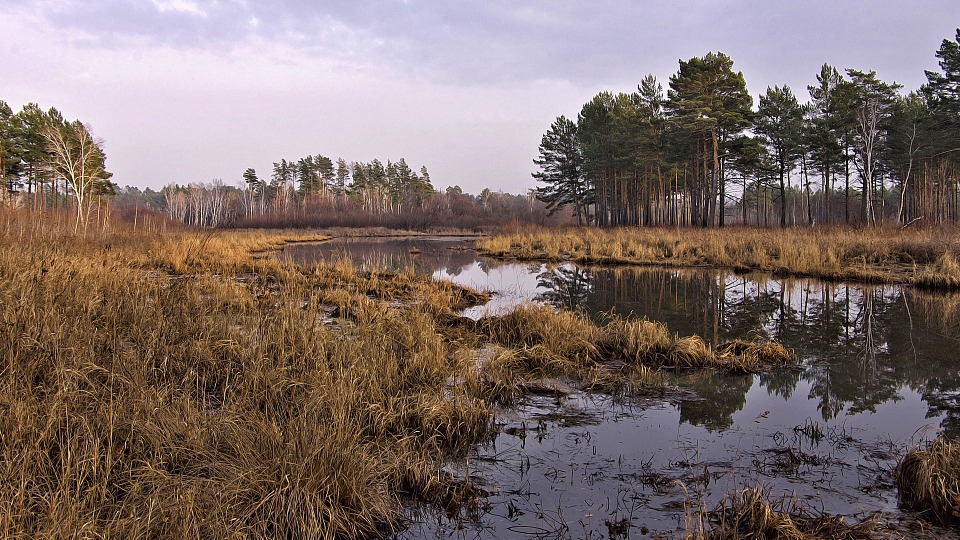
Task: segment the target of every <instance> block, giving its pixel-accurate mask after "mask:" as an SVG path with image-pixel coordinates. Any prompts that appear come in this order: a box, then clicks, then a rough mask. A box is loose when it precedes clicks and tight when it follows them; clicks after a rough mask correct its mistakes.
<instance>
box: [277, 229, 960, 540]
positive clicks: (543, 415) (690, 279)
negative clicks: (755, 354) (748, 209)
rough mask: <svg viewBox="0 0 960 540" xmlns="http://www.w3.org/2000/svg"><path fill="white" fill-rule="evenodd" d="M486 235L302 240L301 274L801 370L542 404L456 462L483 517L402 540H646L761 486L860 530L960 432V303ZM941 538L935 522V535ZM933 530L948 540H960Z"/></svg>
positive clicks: (521, 409) (415, 519) (438, 524)
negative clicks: (474, 296) (373, 272)
mask: <svg viewBox="0 0 960 540" xmlns="http://www.w3.org/2000/svg"><path fill="white" fill-rule="evenodd" d="M471 245H472V244H471V239H470V238H461V237H434V238H424V237H417V238H399V239H383V238H375V239H374V238H367V239H352V240H338V241H332V242H326V243H322V244H300V245H291V246H288V247H287V248H286V249H285V250H284V251H283V253H282V255H281V256H282V257H285V258H288V259H291V260H296V261H298V262H301V263H310V262H311V261H317V260H331V259H335V258H337V257H345V256H346V257H350V258H351V259H353V260H354V261H355V262H356V263H357V264H360V265H363V266H366V267H368V268H379V269H384V270H391V271H398V270H404V271H405V270H407V269H411V268H412V269H413V271H415V272H418V273H422V274H424V275H430V276H433V277H434V278H436V279H448V280H452V281H454V282H457V283H460V284H463V285H468V286H471V287H474V288H477V289H480V290H486V291H490V292H491V293H494V298H493V300H492V301H491V302H490V303H489V304H488V305H486V306H480V307H477V308H472V309H470V310H468V311H467V312H465V315H467V316H471V317H480V316H483V315H489V314H496V313H502V312H504V311H505V310H509V309H511V308H512V307H513V306H515V305H517V304H519V303H522V302H527V301H534V302H543V303H547V304H552V305H555V306H558V307H563V308H569V309H582V310H584V311H585V312H587V313H589V314H591V315H592V316H595V317H598V318H602V317H603V315H604V313H606V312H609V311H611V310H613V311H615V312H617V313H619V314H622V315H633V316H636V317H647V318H650V319H653V320H658V321H662V322H664V323H666V324H667V325H668V326H669V328H670V329H671V330H672V331H674V332H678V333H680V334H681V335H688V334H697V335H700V336H702V337H704V338H705V339H707V340H708V341H712V342H718V341H723V340H726V339H731V338H734V337H742V338H752V337H767V338H773V339H776V340H779V341H780V342H782V343H783V344H784V345H786V346H787V347H789V348H791V349H793V350H794V351H795V352H796V353H797V354H798V355H799V356H800V357H801V359H802V362H801V365H800V366H799V367H797V368H790V369H779V370H775V371H772V372H769V373H765V374H761V375H756V376H752V375H748V376H721V375H716V374H712V373H698V374H693V375H689V374H688V375H675V376H674V381H673V382H674V383H675V384H676V385H677V387H678V388H680V389H681V392H679V393H678V394H677V396H675V397H673V398H667V399H654V400H641V399H614V398H612V397H610V396H605V395H601V394H592V393H580V392H575V393H573V394H570V395H568V396H561V397H553V396H529V397H527V398H525V399H524V400H522V401H521V402H520V403H519V404H517V405H516V406H513V407H511V408H510V409H508V410H503V411H499V412H498V416H497V418H498V422H499V427H500V430H499V432H498V434H497V436H496V437H495V439H494V440H493V441H491V443H490V444H487V445H484V446H482V447H480V448H478V449H477V450H476V451H475V452H474V453H473V454H472V455H471V456H470V458H469V459H468V460H466V461H465V462H463V463H457V464H451V469H453V472H455V473H456V474H459V475H461V476H467V475H469V476H470V477H471V478H472V479H473V480H474V481H476V482H477V483H478V484H480V485H481V486H482V487H483V488H484V490H485V491H487V492H488V493H489V496H488V497H487V498H486V501H485V504H484V505H483V506H482V507H481V508H479V509H477V510H476V511H475V512H473V513H471V515H469V516H463V515H458V516H452V517H449V516H445V515H443V514H442V513H440V512H436V511H429V510H423V511H420V512H417V511H413V510H412V511H411V522H410V526H409V527H408V528H407V529H406V530H405V531H404V532H403V533H401V534H400V537H401V538H422V537H443V538H447V537H456V538H523V537H529V538H608V537H617V538H627V537H631V538H644V537H652V536H653V537H655V536H657V535H661V536H663V535H665V536H671V535H673V534H675V533H677V532H678V531H684V530H687V531H689V530H693V529H695V528H696V527H697V526H698V524H697V523H696V522H695V519H696V510H698V509H711V508H713V507H714V505H716V503H717V502H718V501H720V500H721V499H722V498H723V496H724V495H725V494H727V493H731V492H734V491H736V490H738V489H742V488H744V487H753V486H757V485H761V486H763V487H764V488H766V489H768V490H769V492H770V493H771V494H772V495H773V496H774V497H777V496H781V495H784V496H792V497H795V498H796V500H797V501H799V502H801V503H802V504H804V505H805V506H806V507H808V508H811V509H814V510H817V511H823V512H828V513H834V514H835V513H839V514H843V515H845V516H848V517H850V518H863V517H867V516H869V515H872V514H875V513H880V514H882V517H883V518H884V520H886V521H888V522H891V523H897V522H903V523H902V526H903V527H909V526H910V525H909V523H910V522H911V521H912V518H913V516H910V515H909V514H905V513H902V512H900V511H899V510H898V508H897V500H896V488H895V486H894V484H893V476H892V468H893V467H894V466H895V465H896V460H897V458H898V457H899V456H901V455H902V453H903V452H904V451H905V449H906V448H908V447H911V446H913V445H915V444H918V443H919V442H922V441H925V440H929V439H932V438H933V437H935V436H936V434H937V433H938V432H940V431H946V432H947V433H948V434H951V435H960V295H957V294H943V293H927V292H920V291H916V290H913V289H910V288H901V287H897V286H883V287H880V286H865V285H853V284H842V283H827V282H822V281H817V280H809V279H779V278H778V279H775V278H772V277H770V276H767V275H762V274H748V275H735V274H733V273H731V272H729V271H726V270H719V269H667V268H633V267H615V268H610V267H580V266H577V265H573V264H561V265H546V264H541V263H518V262H504V261H497V260H493V259H489V258H485V257H482V256H478V255H477V254H476V252H474V251H472V250H471V249H469V248H470V247H471ZM927 527H928V528H929V526H927ZM934 534H936V535H939V536H947V535H949V534H952V533H950V532H949V531H937V530H936V529H934Z"/></svg>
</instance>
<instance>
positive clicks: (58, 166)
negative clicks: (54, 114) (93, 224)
mask: <svg viewBox="0 0 960 540" xmlns="http://www.w3.org/2000/svg"><path fill="white" fill-rule="evenodd" d="M42 133H43V138H44V140H45V141H46V145H47V151H48V152H49V155H50V164H51V166H52V168H53V170H54V172H55V173H56V174H57V175H58V176H60V177H62V178H63V179H64V180H65V181H66V183H67V185H68V186H69V187H70V189H71V190H72V191H73V196H74V198H75V199H76V202H77V223H76V226H75V227H74V232H78V231H79V230H80V226H81V224H82V225H83V230H84V233H86V230H87V223H88V221H89V216H90V206H91V202H92V201H93V196H94V195H97V194H98V193H103V192H105V191H106V192H109V191H110V187H111V186H112V185H111V184H110V180H109V179H110V177H111V176H112V174H111V173H109V172H107V170H106V169H105V162H106V154H104V152H103V140H102V139H97V138H94V137H93V135H92V134H91V133H90V129H89V128H88V127H87V126H85V125H84V124H83V123H82V122H80V121H79V120H74V121H73V122H64V123H62V124H61V123H59V122H49V123H47V124H45V125H44V126H43V129H42Z"/></svg>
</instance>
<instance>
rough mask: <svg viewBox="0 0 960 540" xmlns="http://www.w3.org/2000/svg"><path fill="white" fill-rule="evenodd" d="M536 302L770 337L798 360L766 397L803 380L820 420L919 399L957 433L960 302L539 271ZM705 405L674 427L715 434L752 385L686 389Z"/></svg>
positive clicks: (655, 274) (808, 283)
mask: <svg viewBox="0 0 960 540" xmlns="http://www.w3.org/2000/svg"><path fill="white" fill-rule="evenodd" d="M538 282H539V284H540V288H541V289H543V290H542V292H540V294H539V295H538V296H537V299H538V300H539V301H543V302H548V303H550V304H553V305H555V306H558V307H563V308H568V309H575V308H581V309H584V310H586V311H587V312H589V313H592V314H594V315H598V314H600V313H601V312H606V311H608V310H610V309H614V310H615V311H616V312H618V313H620V314H623V315H627V314H633V315H635V316H638V317H649V318H650V319H656V320H660V321H663V322H665V323H666V324H667V325H668V326H669V327H670V329H671V330H673V331H675V332H679V333H681V334H699V335H701V336H703V337H704V338H705V339H707V340H708V341H711V342H714V343H716V342H718V341H723V340H727V339H732V338H735V337H741V338H743V337H747V338H749V337H765V338H773V339H776V340H779V341H780V342H782V343H783V344H784V345H786V346H787V347H789V348H792V349H794V350H795V351H796V352H797V353H798V354H799V355H800V356H801V357H802V358H803V359H804V360H805V362H804V363H803V366H802V368H800V369H783V370H775V371H772V372H769V373H765V374H763V375H760V376H759V383H760V385H761V386H762V387H763V388H765V389H766V390H767V392H768V393H769V394H770V395H771V396H779V397H782V398H784V399H788V398H790V397H791V396H792V395H793V394H794V392H795V391H796V390H797V388H798V386H799V385H800V383H801V382H805V383H807V384H805V385H804V387H806V388H809V390H808V392H809V396H808V397H809V398H810V399H815V400H817V402H818V409H819V411H820V414H821V416H822V418H823V420H825V421H828V420H831V419H833V418H836V417H838V416H839V415H841V414H859V413H863V412H871V413H873V412H876V411H877V407H878V406H879V405H881V404H884V403H889V402H895V401H898V400H900V399H902V395H901V392H902V391H903V389H905V388H906V389H911V390H914V391H916V392H918V393H919V394H920V395H921V397H922V398H923V400H924V402H925V403H926V404H927V406H928V413H927V415H928V417H937V416H941V415H946V419H945V420H944V421H943V425H942V427H943V428H944V429H945V430H946V431H947V432H948V433H950V434H954V435H960V411H958V408H960V407H958V406H960V369H958V367H960V363H958V359H957V354H956V351H957V350H958V345H960V339H958V336H960V332H958V330H957V327H958V320H960V296H958V295H956V294H942V293H925V292H918V291H914V290H911V289H903V288H901V287H897V286H885V287H880V286H872V285H848V284H842V283H827V282H822V281H816V280H806V279H783V280H781V279H772V278H769V277H765V276H752V275H751V276H736V275H733V274H731V273H729V272H726V271H723V270H718V269H698V270H676V269H663V268H640V269H638V268H622V267H619V268H581V267H578V266H575V265H563V266H558V267H555V268H550V269H546V270H544V271H541V272H540V274H539V275H538ZM687 384H689V385H690V386H691V387H692V388H693V389H695V390H696V391H697V392H698V394H700V395H701V396H702V397H703V398H705V399H704V400H703V401H693V402H689V403H685V404H684V405H683V406H682V407H681V415H682V420H683V421H687V422H690V423H692V424H695V425H701V426H704V427H707V428H709V429H719V430H722V429H725V428H726V427H728V426H729V425H731V424H732V415H733V413H735V412H736V411H738V410H740V409H741V408H742V407H743V405H744V403H745V402H746V393H747V391H749V390H750V388H751V387H752V379H750V378H749V377H747V378H733V377H722V378H718V377H704V376H701V377H700V378H696V379H694V380H690V381H688V382H687Z"/></svg>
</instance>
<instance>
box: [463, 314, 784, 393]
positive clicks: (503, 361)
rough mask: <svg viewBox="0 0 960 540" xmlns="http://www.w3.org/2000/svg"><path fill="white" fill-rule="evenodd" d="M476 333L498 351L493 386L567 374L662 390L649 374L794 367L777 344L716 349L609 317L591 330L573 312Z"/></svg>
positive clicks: (491, 323)
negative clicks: (673, 370) (663, 369)
mask: <svg viewBox="0 0 960 540" xmlns="http://www.w3.org/2000/svg"><path fill="white" fill-rule="evenodd" d="M477 326H478V330H479V333H480V334H482V335H483V336H484V337H485V338H486V339H488V340H490V341H492V342H493V343H496V344H498V345H500V346H501V347H503V348H504V349H503V350H502V351H501V352H500V353H499V354H497V355H495V356H494V357H493V358H492V359H491V360H490V361H489V362H487V363H486V364H485V366H484V368H485V374H486V375H487V376H488V377H491V378H493V379H495V380H496V381H497V382H498V384H499V385H506V386H510V385H511V384H513V383H515V382H516V381H517V380H520V379H529V378H542V377H566V378H570V379H576V380H578V381H586V382H589V384H588V386H592V387H594V388H597V389H600V388H637V387H646V388H647V391H648V392H654V393H655V392H656V389H657V388H658V386H659V390H660V391H662V389H663V384H664V378H663V376H662V375H661V374H660V373H658V372H657V371H656V370H657V369H658V368H661V367H668V368H677V369H703V368H712V369H716V370H718V371H722V372H725V373H756V372H760V371H764V370H766V369H769V368H770V367H773V366H785V365H792V364H796V363H797V357H796V355H794V354H793V353H792V352H791V351H789V350H787V349H786V348H785V347H783V346H782V345H780V344H779V343H776V342H772V341H760V342H746V341H742V340H736V341H732V342H728V343H724V344H721V345H720V346H718V347H717V350H716V351H715V350H714V349H712V348H711V347H710V346H709V345H708V344H707V343H705V342H704V341H703V339H702V338H700V337H699V336H684V337H680V336H678V335H676V334H672V333H671V332H670V331H669V330H668V329H667V327H666V326H665V325H664V324H662V323H659V322H654V321H649V320H646V319H643V320H636V319H630V318H624V317H621V316H618V315H610V316H608V317H607V320H606V321H604V323H603V324H601V325H598V324H596V323H594V322H593V321H591V320H590V319H589V318H588V317H587V316H586V315H584V314H582V313H579V312H571V311H564V310H557V309H554V308H552V307H549V306H539V305H527V306H521V307H519V308H518V309H516V310H515V311H513V312H512V313H510V314H508V315H505V316H503V317H489V318H485V319H481V320H480V321H479V323H478V325H477Z"/></svg>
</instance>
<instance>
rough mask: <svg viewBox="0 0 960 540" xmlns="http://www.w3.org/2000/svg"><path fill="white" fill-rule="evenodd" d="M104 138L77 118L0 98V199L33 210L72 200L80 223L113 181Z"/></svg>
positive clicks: (84, 222) (64, 204) (63, 205)
mask: <svg viewBox="0 0 960 540" xmlns="http://www.w3.org/2000/svg"><path fill="white" fill-rule="evenodd" d="M111 176H112V175H111V173H109V172H108V171H107V170H106V154H105V153H104V151H103V141H101V140H100V139H97V138H96V137H94V136H93V134H92V133H91V131H90V128H89V127H88V126H87V125H86V124H84V123H82V122H81V121H79V120H73V121H68V120H66V119H65V118H64V117H63V115H62V114H61V113H60V111H58V110H57V109H54V108H50V109H49V110H46V111H44V110H43V109H41V108H40V106H39V105H37V104H35V103H28V104H27V105H24V107H23V108H22V109H21V110H20V111H19V112H17V113H14V112H13V110H12V109H11V108H10V106H9V105H8V104H7V103H6V102H4V101H0V180H2V182H3V186H2V188H0V203H3V204H5V205H8V206H21V207H24V206H25V207H29V208H32V209H35V210H43V209H48V208H66V207H67V206H70V205H72V206H74V207H75V208H76V211H77V228H79V227H80V226H81V225H83V226H84V228H85V227H86V226H87V223H88V221H89V219H90V216H91V213H92V211H93V209H94V208H99V207H100V199H101V197H102V196H104V195H107V196H109V195H112V194H113V193H114V190H115V187H116V186H115V185H114V184H113V183H112V182H111V181H110V178H111Z"/></svg>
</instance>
